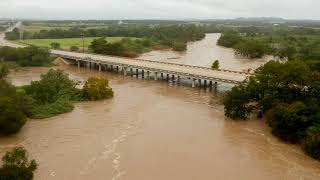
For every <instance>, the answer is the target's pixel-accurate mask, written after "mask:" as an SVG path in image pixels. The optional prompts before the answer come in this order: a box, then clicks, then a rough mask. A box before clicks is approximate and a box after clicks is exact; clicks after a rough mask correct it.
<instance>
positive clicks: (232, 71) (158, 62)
mask: <svg viewBox="0 0 320 180" xmlns="http://www.w3.org/2000/svg"><path fill="white" fill-rule="evenodd" d="M52 54H55V55H56V56H62V55H61V54H56V53H52ZM92 55H99V54H92ZM63 56H67V58H70V59H74V60H76V59H82V60H86V59H91V60H92V61H94V59H92V58H91V57H85V58H80V57H75V56H69V55H63ZM99 56H101V57H106V58H107V57H110V58H121V59H127V60H135V61H143V62H150V63H156V64H167V65H172V66H181V67H190V68H197V69H205V70H211V71H219V72H229V73H235V74H244V75H253V74H252V73H247V72H241V71H234V70H226V69H211V68H208V67H203V66H194V65H187V64H178V63H170V62H161V61H153V60H146V59H139V58H134V59H131V58H125V57H119V56H112V55H107V56H105V55H104V56H102V55H99Z"/></svg>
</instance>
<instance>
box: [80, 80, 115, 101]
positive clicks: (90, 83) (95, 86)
mask: <svg viewBox="0 0 320 180" xmlns="http://www.w3.org/2000/svg"><path fill="white" fill-rule="evenodd" d="M83 93H84V96H85V97H86V98H87V99H89V100H101V99H106V98H111V97H113V91H112V89H111V88H110V87H109V82H108V80H107V79H106V78H103V77H90V78H89V79H88V80H87V81H86V83H85V85H84V87H83Z"/></svg>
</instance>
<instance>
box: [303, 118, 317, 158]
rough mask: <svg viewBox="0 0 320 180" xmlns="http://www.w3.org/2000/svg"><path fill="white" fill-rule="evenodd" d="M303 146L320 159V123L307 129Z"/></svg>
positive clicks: (311, 154)
mask: <svg viewBox="0 0 320 180" xmlns="http://www.w3.org/2000/svg"><path fill="white" fill-rule="evenodd" d="M318 118H320V116H319V117H318ZM303 147H304V150H305V151H306V152H307V154H309V155H310V156H311V157H313V158H315V159H318V160H320V123H319V124H318V125H317V126H311V127H310V128H309V129H308V130H307V137H306V138H305V140H304V142H303Z"/></svg>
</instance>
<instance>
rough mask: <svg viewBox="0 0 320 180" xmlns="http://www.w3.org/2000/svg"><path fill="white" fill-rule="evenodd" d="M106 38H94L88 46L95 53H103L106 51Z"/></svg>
mask: <svg viewBox="0 0 320 180" xmlns="http://www.w3.org/2000/svg"><path fill="white" fill-rule="evenodd" d="M107 44H108V42H107V40H106V38H104V37H103V38H98V39H94V40H93V41H92V42H91V45H90V48H91V49H92V50H93V52H94V53H97V54H105V51H106V47H107Z"/></svg>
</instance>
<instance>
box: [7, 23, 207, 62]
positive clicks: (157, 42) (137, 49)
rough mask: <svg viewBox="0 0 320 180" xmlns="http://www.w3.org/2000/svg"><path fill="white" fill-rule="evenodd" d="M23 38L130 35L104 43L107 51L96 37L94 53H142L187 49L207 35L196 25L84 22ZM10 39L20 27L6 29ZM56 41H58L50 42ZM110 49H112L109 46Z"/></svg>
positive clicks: (16, 36)
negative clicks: (93, 24) (93, 25)
mask: <svg viewBox="0 0 320 180" xmlns="http://www.w3.org/2000/svg"><path fill="white" fill-rule="evenodd" d="M23 34H24V37H23V39H66V38H81V37H102V39H104V38H103V37H127V38H124V39H123V40H121V41H119V42H110V43H107V45H105V46H104V51H101V49H99V50H97V49H94V47H95V46H94V43H97V41H98V42H102V40H95V41H94V42H92V45H91V46H90V47H91V49H92V51H93V52H94V53H102V54H109V55H117V56H126V57H137V56H138V55H139V54H141V53H143V52H146V51H150V50H151V49H159V48H161V49H163V48H172V49H173V50H175V51H185V50H186V49H187V42H189V41H197V40H201V39H203V38H204V37H205V32H204V29H203V28H201V27H197V26H194V25H183V26H181V25H165V26H153V27H150V26H148V25H131V26H117V25H112V26H110V27H108V28H90V29H86V28H83V27H81V26H76V27H71V28H68V29H62V28H56V29H50V30H40V31H39V32H28V31H26V32H24V33H23ZM129 37H134V38H139V39H137V40H131V39H128V38H129ZM6 38H7V39H8V40H18V39H19V38H20V33H19V30H18V29H14V30H13V31H12V32H7V33H6ZM51 43H55V42H51ZM110 49H111V50H110Z"/></svg>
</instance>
